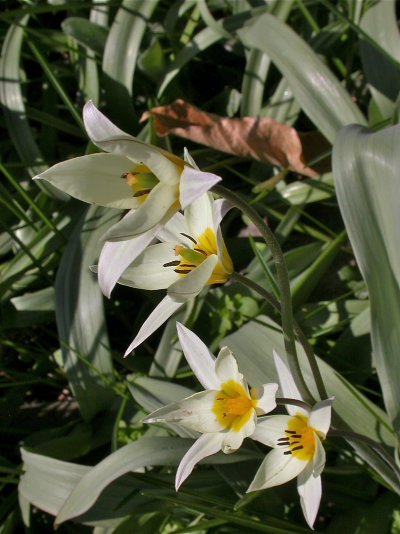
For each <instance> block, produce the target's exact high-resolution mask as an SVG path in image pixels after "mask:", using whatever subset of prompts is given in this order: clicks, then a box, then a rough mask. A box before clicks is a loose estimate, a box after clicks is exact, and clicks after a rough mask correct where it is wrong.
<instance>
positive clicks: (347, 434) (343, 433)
mask: <svg viewBox="0 0 400 534" xmlns="http://www.w3.org/2000/svg"><path fill="white" fill-rule="evenodd" d="M328 437H330V438H334V437H336V438H344V439H346V440H348V441H361V442H362V443H365V444H366V445H369V447H371V449H372V450H374V451H375V452H376V453H377V454H378V456H380V457H381V458H382V460H383V461H385V462H386V463H387V464H388V465H389V467H391V468H392V469H393V471H394V472H395V473H396V475H397V478H398V479H399V481H400V470H399V468H398V466H397V465H396V462H395V461H394V459H393V458H392V457H391V456H390V454H389V453H388V452H387V451H386V450H385V449H384V447H383V446H382V445H381V444H380V443H378V442H377V441H374V440H373V439H371V438H369V437H367V436H363V435H362V434H358V433H357V432H352V431H350V430H333V429H330V430H329V432H328Z"/></svg>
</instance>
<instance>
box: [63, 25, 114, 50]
mask: <svg viewBox="0 0 400 534" xmlns="http://www.w3.org/2000/svg"><path fill="white" fill-rule="evenodd" d="M61 28H62V30H63V32H64V33H65V34H66V35H69V36H70V37H73V38H74V39H75V40H76V41H78V43H79V44H81V45H82V46H86V47H88V48H90V49H91V50H93V51H94V52H96V53H97V54H99V55H102V54H103V50H104V47H105V44H106V39H107V34H108V31H107V29H106V28H103V27H102V26H99V25H98V24H94V23H93V22H90V21H89V20H87V19H84V18H82V17H68V18H66V19H65V20H64V21H63V22H62V23H61Z"/></svg>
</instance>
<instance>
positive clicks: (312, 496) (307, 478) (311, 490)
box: [297, 468, 322, 530]
mask: <svg viewBox="0 0 400 534" xmlns="http://www.w3.org/2000/svg"><path fill="white" fill-rule="evenodd" d="M297 490H298V492H299V495H300V504H301V508H302V510H303V514H304V517H305V519H306V521H307V523H308V526H309V527H310V528H311V529H313V530H314V522H315V518H316V517H317V513H318V509H319V504H320V502H321V495H322V485H321V477H320V476H317V477H314V476H313V474H312V472H311V471H310V469H309V468H307V469H305V470H304V471H303V472H302V473H300V474H299V477H298V479H297Z"/></svg>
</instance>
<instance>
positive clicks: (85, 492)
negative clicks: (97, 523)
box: [56, 437, 254, 524]
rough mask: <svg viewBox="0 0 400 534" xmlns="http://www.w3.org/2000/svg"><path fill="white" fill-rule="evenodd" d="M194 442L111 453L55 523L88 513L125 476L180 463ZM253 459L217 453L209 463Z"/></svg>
mask: <svg viewBox="0 0 400 534" xmlns="http://www.w3.org/2000/svg"><path fill="white" fill-rule="evenodd" d="M192 444H193V441H192V440H188V439H182V438H161V437H159V438H155V437H152V438H142V439H140V440H139V441H135V442H133V443H129V444H128V445H125V446H124V447H122V448H121V449H119V450H118V451H116V452H114V453H113V454H110V455H109V456H108V457H107V458H105V459H104V460H103V461H102V462H100V463H99V464H97V465H96V466H95V467H93V468H92V469H91V470H90V471H89V472H87V473H86V474H85V475H84V476H83V477H82V478H81V479H80V480H79V482H78V483H77V485H76V486H75V488H74V489H73V491H72V492H71V493H70V495H69V497H68V498H67V500H66V501H65V503H64V505H63V506H62V508H61V510H60V511H59V513H58V516H57V519H56V523H57V524H60V523H62V522H64V521H67V520H68V519H72V518H73V517H77V516H79V515H81V514H83V513H84V512H86V511H87V510H88V509H89V508H90V507H91V506H92V505H93V503H94V502H95V501H96V500H97V498H98V497H99V496H100V494H101V492H102V491H103V490H104V488H106V487H107V486H108V485H109V484H110V483H111V482H113V481H114V480H116V479H117V478H119V477H121V476H122V475H124V474H126V473H129V472H130V471H134V470H135V469H139V468H141V467H146V466H156V465H170V466H176V465H178V464H179V463H180V461H181V459H182V458H183V456H184V454H185V453H186V452H187V450H188V448H189V447H190V446H191V445H192ZM251 458H254V453H253V452H250V451H244V450H243V451H242V450H240V451H239V452H238V453H236V454H235V455H226V454H223V453H222V452H221V453H218V454H215V455H213V456H211V457H209V458H207V459H206V463H217V464H218V463H226V462H227V463H229V462H232V461H233V462H235V461H243V460H246V459H251Z"/></svg>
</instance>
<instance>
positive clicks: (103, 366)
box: [56, 206, 117, 420]
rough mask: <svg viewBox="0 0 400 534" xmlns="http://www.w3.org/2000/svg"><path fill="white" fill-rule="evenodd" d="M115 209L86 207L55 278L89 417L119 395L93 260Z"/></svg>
mask: <svg viewBox="0 0 400 534" xmlns="http://www.w3.org/2000/svg"><path fill="white" fill-rule="evenodd" d="M116 215H117V214H116V213H115V211H113V210H112V212H111V213H110V210H106V209H104V208H98V207H96V206H91V207H90V208H89V209H88V210H87V212H86V214H85V215H84V216H83V217H82V218H81V220H80V221H79V223H78V224H77V226H76V228H75V230H74V232H73V234H72V236H71V238H70V241H69V243H68V245H67V247H66V248H65V250H64V253H63V257H62V259H61V262H60V266H59V270H58V273H57V278H56V318H57V326H58V333H59V337H60V342H61V350H62V356H63V366H64V371H65V373H66V375H67V378H68V381H69V384H70V386H71V388H72V391H73V393H74V395H75V397H76V400H77V401H78V403H79V407H80V410H81V413H82V416H83V417H84V419H86V420H88V419H91V418H92V417H93V416H94V415H95V414H96V413H98V412H100V411H102V410H104V409H106V408H108V407H109V406H110V404H111V403H112V401H113V398H114V394H113V390H112V382H113V378H112V369H113V367H112V361H111V353H110V349H109V343H108V336H107V332H106V326H105V318H104V310H103V302H102V294H101V291H100V288H99V286H98V283H97V280H96V278H95V276H94V275H93V273H91V272H90V270H89V266H90V265H93V264H94V263H96V261H97V259H98V256H99V253H100V245H101V243H100V242H99V240H100V238H101V236H102V235H103V234H104V232H105V231H106V230H107V229H108V228H109V227H110V226H111V225H112V224H113V223H115V221H116Z"/></svg>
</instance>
